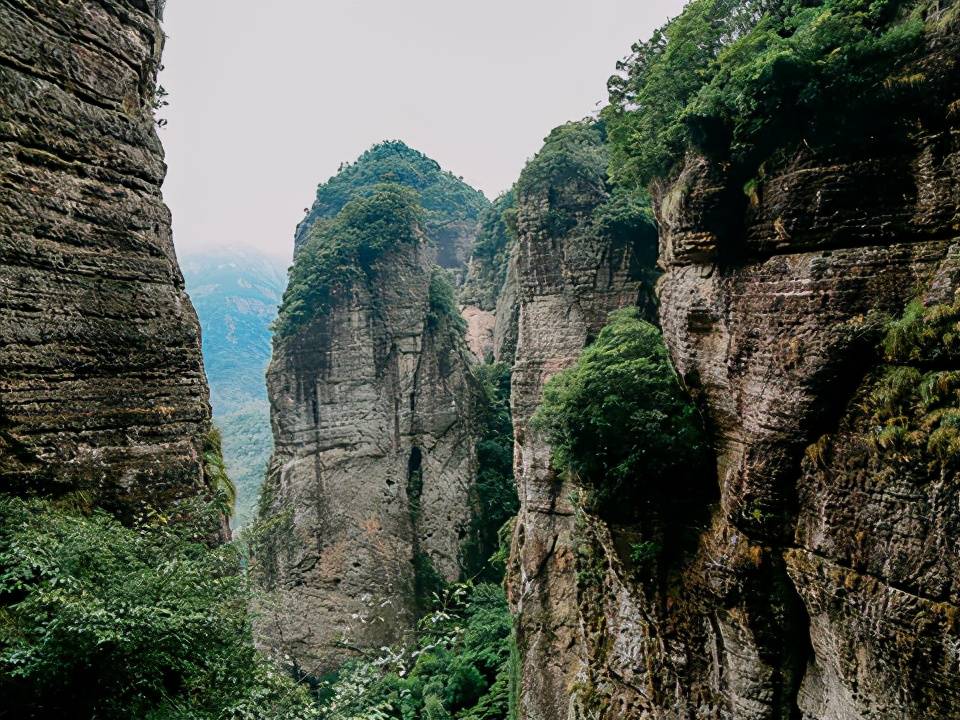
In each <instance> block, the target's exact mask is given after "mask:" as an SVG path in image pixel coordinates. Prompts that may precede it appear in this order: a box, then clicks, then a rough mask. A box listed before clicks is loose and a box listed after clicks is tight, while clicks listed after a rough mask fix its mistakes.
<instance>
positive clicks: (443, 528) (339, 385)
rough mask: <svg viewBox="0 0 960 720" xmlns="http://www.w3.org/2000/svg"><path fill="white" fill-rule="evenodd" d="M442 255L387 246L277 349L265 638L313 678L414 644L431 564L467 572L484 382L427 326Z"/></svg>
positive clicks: (444, 333) (460, 350) (263, 562)
mask: <svg viewBox="0 0 960 720" xmlns="http://www.w3.org/2000/svg"><path fill="white" fill-rule="evenodd" d="M435 257H436V249H435V248H434V246H433V244H432V243H429V242H422V243H419V244H416V245H407V246H403V247H398V248H395V249H393V250H391V251H389V252H387V253H386V254H385V255H384V256H383V257H381V258H380V259H378V260H377V261H376V265H375V268H374V270H373V272H372V273H371V276H370V280H369V281H367V280H362V281H357V282H355V283H353V284H352V286H351V287H350V288H348V289H347V290H346V291H345V292H343V293H339V294H338V300H337V302H336V303H335V305H334V307H333V308H331V310H330V311H329V312H328V313H324V314H322V315H321V316H319V317H317V318H315V319H314V320H313V321H312V322H311V323H309V324H308V325H307V326H306V327H305V328H303V329H302V330H301V331H299V332H298V333H297V334H296V335H295V336H293V337H290V338H286V339H284V338H280V339H277V340H276V342H275V345H274V356H273V360H272V362H271V365H270V369H269V371H268V376H267V384H268V389H269V395H270V400H271V409H272V417H273V429H274V439H275V443H276V445H275V447H276V450H275V453H274V456H273V460H272V462H271V465H270V470H269V472H268V478H267V482H266V485H265V488H264V494H265V501H264V504H263V507H262V511H261V515H262V517H264V518H266V519H270V520H272V521H273V522H275V523H279V524H280V527H279V528H278V529H277V531H276V533H275V536H274V539H273V540H271V541H270V542H268V543H267V546H266V552H265V553H263V554H262V556H261V557H258V563H259V564H260V566H261V568H262V569H263V570H264V572H265V579H266V581H267V587H268V588H269V589H272V590H275V593H274V599H275V604H274V605H273V606H271V607H268V608H267V609H266V611H265V613H264V618H263V622H262V623H261V626H260V628H259V629H258V632H259V635H260V639H261V642H263V643H264V644H266V645H270V646H273V647H277V648H280V649H282V650H283V651H284V652H287V653H289V654H290V655H291V656H292V657H293V658H295V660H296V662H297V663H298V665H299V667H301V668H302V669H303V670H304V671H307V672H311V673H322V672H326V671H330V670H334V669H336V668H337V667H338V666H339V665H341V664H342V663H343V662H344V661H346V660H349V659H351V658H353V657H355V654H354V652H353V651H354V650H356V649H358V648H360V649H371V650H374V651H376V650H378V649H379V648H380V647H382V646H384V645H389V644H392V643H395V642H398V641H402V640H403V639H404V638H405V636H406V634H407V633H409V632H410V631H411V630H412V629H413V625H414V622H415V620H416V618H417V613H418V610H420V608H418V598H417V586H418V584H423V583H424V582H426V581H428V580H429V577H425V575H427V576H428V575H429V574H430V572H431V570H430V567H429V566H432V568H433V569H434V570H435V571H436V572H438V573H439V574H440V575H442V576H443V577H444V578H446V579H447V580H456V579H457V578H458V577H459V575H460V571H461V558H460V547H461V542H462V540H463V539H464V538H465V536H466V533H467V529H468V526H469V522H470V518H471V514H472V511H471V503H472V501H471V488H472V485H473V480H474V477H475V474H476V461H475V442H476V437H475V433H474V428H473V427H472V417H473V408H474V405H473V403H474V401H475V398H476V387H475V385H474V381H473V379H472V376H471V374H470V370H469V363H470V362H472V360H470V359H469V351H468V350H467V349H466V346H465V345H464V342H463V339H462V338H461V337H459V335H457V334H456V333H454V332H452V331H451V328H449V327H447V326H445V325H444V324H440V325H439V326H431V324H430V323H429V322H428V320H427V316H428V303H429V299H428V296H429V285H430V277H431V272H432V267H433V263H434V261H435ZM428 564H429V565H428Z"/></svg>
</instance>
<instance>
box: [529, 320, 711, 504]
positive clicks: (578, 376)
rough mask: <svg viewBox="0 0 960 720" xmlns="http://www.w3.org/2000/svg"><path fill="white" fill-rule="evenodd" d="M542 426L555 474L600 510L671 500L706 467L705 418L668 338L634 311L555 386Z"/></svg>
mask: <svg viewBox="0 0 960 720" xmlns="http://www.w3.org/2000/svg"><path fill="white" fill-rule="evenodd" d="M534 423H535V425H536V426H537V427H539V428H541V429H543V430H544V431H545V432H546V433H547V436H548V438H549V440H550V443H551V446H552V449H553V458H552V459H553V463H554V465H555V467H557V468H558V469H561V470H564V471H566V472H569V473H570V474H571V476H572V477H573V478H574V479H575V480H576V481H577V482H578V483H579V484H581V485H582V486H584V487H585V488H587V489H589V490H590V491H592V492H593V494H594V497H595V499H596V500H597V502H598V503H602V502H605V501H606V500H607V499H616V501H617V502H623V503H629V502H630V500H631V499H632V498H636V497H638V496H643V495H661V494H663V493H669V492H671V491H673V490H676V489H678V488H679V487H681V486H680V485H679V484H678V483H677V481H678V479H679V478H682V477H684V476H687V475H688V474H689V473H690V472H691V471H697V470H702V467H703V463H702V460H703V456H704V450H705V440H704V435H703V431H702V429H701V427H702V426H701V420H700V417H699V414H698V412H697V410H696V408H695V407H694V406H693V404H692V403H691V402H690V400H689V398H688V397H687V395H686V393H685V391H684V389H683V388H682V387H681V385H680V382H679V380H678V378H677V375H676V373H675V372H674V370H673V367H672V365H671V364H670V358H669V356H668V354H667V349H666V347H665V346H664V344H663V339H662V337H661V335H660V331H659V330H658V329H657V328H656V327H654V326H653V325H651V324H650V323H648V322H645V321H644V320H641V319H640V317H639V313H638V311H637V310H636V309H634V308H630V309H626V310H621V311H618V312H615V313H612V314H611V316H610V322H609V323H608V324H607V325H606V327H604V328H603V330H602V331H601V332H600V335H599V336H598V337H597V339H596V341H595V342H594V343H593V344H592V345H590V346H589V347H587V349H586V350H584V352H583V354H582V355H581V356H580V358H579V360H578V361H577V363H576V364H575V365H574V366H573V367H571V368H569V369H568V370H566V371H564V372H561V373H558V374H557V375H555V376H554V377H553V378H551V379H550V381H549V382H548V383H547V385H546V386H545V388H544V391H543V402H542V404H541V406H540V409H539V410H538V411H537V414H536V416H535V418H534Z"/></svg>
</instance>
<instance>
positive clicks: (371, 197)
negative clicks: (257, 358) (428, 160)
mask: <svg viewBox="0 0 960 720" xmlns="http://www.w3.org/2000/svg"><path fill="white" fill-rule="evenodd" d="M422 220H423V215H422V210H421V207H420V203H419V200H418V198H417V194H416V192H414V191H413V190H411V189H410V188H407V187H404V186H403V185H397V184H386V185H376V186H374V187H373V188H371V190H370V194H368V195H358V196H356V197H354V198H353V199H352V200H349V201H348V202H347V203H346V204H345V205H344V206H343V209H342V210H341V211H340V213H339V214H338V215H337V216H336V217H335V218H333V219H332V220H329V221H326V222H322V223H318V224H317V225H316V226H315V227H314V230H313V233H312V234H311V236H310V237H309V238H308V240H307V242H306V244H305V245H304V246H303V247H302V248H301V249H300V251H299V253H298V254H297V258H296V261H295V262H294V264H293V267H292V268H290V280H289V283H288V285H287V289H286V292H284V294H283V302H282V304H281V305H280V311H279V314H278V316H277V321H276V324H275V327H276V332H277V334H278V335H280V336H286V335H290V334H292V333H293V332H294V331H295V330H296V329H298V328H299V327H300V326H301V325H303V324H304V323H305V322H307V321H308V320H309V319H310V318H312V317H314V315H315V314H316V313H318V312H321V311H323V310H325V309H327V308H328V307H329V304H330V302H331V301H332V299H333V298H334V297H335V296H336V294H337V291H338V290H341V289H343V288H344V287H346V286H347V284H348V283H349V282H350V281H352V280H355V279H357V278H358V277H363V276H365V275H366V274H369V273H370V272H371V271H372V269H373V263H374V262H375V261H376V260H377V259H378V258H379V257H380V256H381V255H382V254H383V253H384V252H385V251H387V250H388V249H390V248H392V247H396V246H398V245H402V244H404V243H415V242H417V241H418V239H419V238H420V233H421V231H420V227H421V223H422Z"/></svg>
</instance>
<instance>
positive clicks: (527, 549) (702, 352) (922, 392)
mask: <svg viewBox="0 0 960 720" xmlns="http://www.w3.org/2000/svg"><path fill="white" fill-rule="evenodd" d="M958 50H960V48H958V45H957V41H956V38H955V37H953V38H949V37H948V38H944V37H940V38H935V39H934V40H933V41H931V45H930V47H929V49H928V53H927V55H926V57H925V58H924V59H923V60H922V61H920V62H919V63H918V65H917V67H914V68H910V69H909V70H910V72H912V73H916V76H918V77H923V78H924V82H925V83H926V84H927V85H926V87H927V88H928V90H929V92H927V93H926V94H925V97H926V98H927V100H926V102H925V103H924V104H921V105H918V106H916V107H914V108H911V109H910V110H909V111H908V116H906V117H904V118H899V119H896V124H891V126H890V127H889V128H887V129H886V130H885V133H884V134H881V135H880V136H881V137H883V140H882V141H880V140H878V141H877V142H870V141H869V140H868V139H861V140H862V142H860V144H858V145H857V146H851V147H846V148H844V147H838V148H831V149H819V150H812V149H810V148H807V147H803V148H802V149H800V150H797V151H795V152H793V153H784V155H783V159H782V160H781V161H780V162H779V163H777V164H776V168H770V167H768V168H767V172H766V174H765V176H764V177H763V178H762V182H760V183H759V186H758V188H757V191H756V192H754V193H752V197H750V198H747V197H745V195H744V193H743V190H742V185H743V183H742V178H734V177H732V176H731V175H729V174H728V173H729V166H726V165H722V164H717V163H714V162H711V161H709V160H707V159H704V158H699V157H695V156H690V157H688V158H687V160H686V163H685V164H684V167H683V169H682V172H680V173H679V175H678V176H677V177H676V178H675V179H674V180H673V181H672V182H671V183H669V184H667V185H665V186H663V187H661V188H659V189H658V191H657V195H656V197H655V205H656V212H657V216H658V222H659V226H660V231H661V263H662V265H663V267H664V270H665V275H664V276H663V277H662V279H661V280H660V281H659V285H658V290H659V296H660V302H661V306H660V319H661V323H662V327H663V330H664V334H665V339H666V341H667V343H668V346H669V348H670V351H671V354H672V356H673V360H674V363H675V365H676V367H677V369H678V371H679V373H680V375H681V376H682V378H683V380H684V382H685V384H686V385H687V387H688V388H689V389H690V391H691V392H692V393H693V395H694V396H695V397H696V399H697V400H698V401H699V403H700V404H701V407H702V408H703V412H704V416H705V419H706V422H707V426H708V429H709V431H710V433H711V435H712V438H713V441H714V445H715V450H716V455H717V457H716V472H717V487H718V490H719V500H718V502H717V503H716V504H715V505H714V504H705V506H704V508H703V511H704V515H705V517H706V518H707V519H706V521H705V522H703V523H701V524H698V525H697V527H699V539H698V540H697V542H696V543H695V544H694V545H693V546H692V548H691V549H690V550H689V551H688V552H687V553H685V554H684V555H683V556H682V558H681V559H679V560H678V561H677V562H676V564H675V566H674V567H672V568H670V570H669V573H668V574H667V575H666V578H665V579H661V580H660V581H659V582H657V583H651V582H650V581H649V580H644V579H642V578H638V577H637V576H636V574H635V573H633V572H632V571H631V569H630V567H629V563H628V562H626V560H625V556H626V555H627V553H625V552H624V548H623V547H622V546H620V544H619V543H618V540H617V533H616V528H613V527H611V526H610V524H609V523H605V522H603V521H602V520H601V519H600V518H596V517H590V516H589V515H587V514H582V515H580V516H579V518H578V521H577V524H576V526H575V527H574V529H573V533H572V535H573V536H574V538H575V540H573V541H571V540H570V539H568V538H567V537H566V536H565V535H564V534H563V533H562V532H559V531H558V530H557V528H558V527H564V526H565V527H569V526H570V522H571V521H570V520H569V519H567V518H568V515H569V513H570V512H571V511H572V509H571V508H569V507H566V506H564V504H563V502H562V498H563V497H565V494H566V492H567V489H566V488H563V487H562V485H561V484H559V483H556V484H553V485H551V484H549V483H543V484H542V485H540V486H539V487H540V488H542V489H541V491H540V492H539V493H537V492H536V488H537V487H538V485H537V484H535V483H532V482H531V478H533V477H536V476H538V474H539V476H541V477H543V478H545V479H546V478H550V471H549V467H548V458H547V455H546V452H545V447H544V446H543V445H542V444H541V447H542V448H544V452H541V453H539V454H537V453H535V452H531V447H530V443H531V441H530V434H529V431H528V430H527V428H526V427H524V425H523V422H522V418H523V417H525V416H529V413H530V409H527V410H525V403H526V402H527V401H526V400H525V398H526V397H534V394H533V389H535V388H536V383H535V382H528V381H527V379H526V378H527V377H528V375H527V373H525V372H524V370H523V368H524V366H525V362H526V361H525V357H527V355H528V354H529V353H531V349H530V346H529V343H528V341H527V337H529V335H528V334H527V333H528V331H527V328H528V326H534V327H537V335H539V337H541V338H544V337H548V338H550V340H549V344H548V345H547V347H548V349H550V351H551V355H550V358H551V362H552V363H553V366H557V365H562V361H560V362H558V361H557V360H556V359H555V358H557V357H559V355H558V354H556V353H553V349H554V348H557V347H560V340H559V338H562V337H564V336H563V335H561V334H559V333H557V334H555V335H549V334H545V333H543V331H542V328H543V327H545V326H547V324H548V322H549V321H548V320H544V319H543V317H542V315H540V314H536V313H534V312H528V310H527V305H526V304H523V301H522V304H521V308H522V309H521V323H520V333H521V336H520V345H519V348H518V372H517V374H516V375H515V377H516V378H517V380H516V384H515V392H516V396H515V398H514V402H515V404H516V406H517V407H516V409H515V417H517V418H518V433H517V438H518V448H517V453H518V456H517V457H518V468H519V471H518V476H519V477H520V478H521V483H522V488H523V495H522V496H523V499H524V511H523V513H522V514H521V523H520V530H519V532H518V535H517V537H516V539H515V543H516V556H517V560H518V563H519V567H518V569H517V570H516V571H515V573H516V575H515V581H514V590H513V592H514V593H515V598H516V599H515V602H516V603H517V606H518V608H519V609H520V615H519V620H518V622H519V628H518V637H519V639H520V641H521V650H522V652H523V653H524V664H523V667H524V674H523V679H522V688H523V694H522V705H521V710H522V712H521V715H522V716H523V717H526V718H538V719H540V718H544V719H545V718H551V719H552V718H568V717H602V718H613V717H635V718H663V719H665V720H666V719H671V720H672V719H674V718H697V719H698V720H699V719H703V720H707V719H709V720H720V719H736V720H774V719H776V720H787V719H789V720H795V719H797V718H800V719H802V720H881V719H883V720H921V719H927V718H948V717H960V682H958V674H957V667H958V663H960V656H958V651H957V648H958V647H960V628H958V626H957V624H956V620H955V618H956V617H957V612H958V609H960V595H958V591H957V586H956V582H955V578H956V575H957V566H956V565H957V554H956V552H955V548H956V546H957V542H958V532H960V509H958V508H960V506H958V504H957V487H958V484H957V480H958V477H957V467H956V464H955V462H954V461H953V458H954V457H955V453H952V451H951V450H950V449H949V448H950V447H952V446H950V445H949V444H948V443H947V444H945V443H946V439H947V438H949V437H952V436H951V435H950V431H949V429H943V426H942V425H941V426H939V427H940V429H938V430H936V431H935V430H934V428H938V425H937V423H939V422H943V421H942V420H941V419H942V418H944V417H953V415H952V414H951V413H954V412H956V410H957V409H958V408H960V401H958V398H957V396H956V391H955V388H954V387H953V385H952V384H951V383H952V380H951V378H952V377H954V375H955V374H956V372H957V371H960V366H958V362H957V360H956V355H955V354H954V355H951V354H949V353H947V354H943V353H941V354H940V355H936V354H935V355H934V357H935V358H936V359H934V360H931V359H930V357H928V356H926V355H924V354H923V353H920V352H917V353H912V351H909V350H908V351H906V352H903V351H900V353H901V356H902V357H900V358H899V359H898V357H897V356H895V355H891V354H890V352H891V351H890V350H889V349H883V348H881V341H882V340H883V338H884V336H885V335H887V336H888V337H889V333H890V332H894V331H896V328H897V327H899V326H898V325H896V319H897V318H899V317H901V316H902V315H903V314H904V312H905V308H906V307H907V305H908V303H910V302H911V301H914V300H917V299H919V300H920V301H921V302H922V303H923V304H925V305H926V306H928V307H929V308H932V309H931V310H929V311H928V313H929V314H930V315H931V316H933V317H941V318H942V317H945V318H947V320H946V321H944V322H947V328H948V329H947V330H946V331H944V333H945V334H944V335H943V336H942V337H940V336H936V337H935V338H934V340H929V339H927V340H923V342H935V343H944V344H946V345H949V343H950V342H952V340H951V339H950V338H951V337H952V335H951V334H950V333H952V332H953V331H955V327H954V325H955V320H950V318H951V317H952V316H951V315H950V313H951V312H955V310H951V308H955V303H956V300H957V294H956V293H957V291H958V290H960V265H958V259H960V235H958V228H960V222H958V220H960V216H958V211H957V208H958V207H960V201H958V198H960V173H958V168H960V125H958V122H960V113H958V112H957V107H958V102H960V100H958V98H960V85H958V83H957V78H958V77H960V72H958V70H960V68H958V65H957V62H958V60H957V59H958V57H960V52H958ZM540 263H543V264H542V265H540ZM523 267H524V266H523V265H521V271H522V276H527V277H534V278H537V279H539V278H541V277H549V276H550V275H549V273H546V272H544V271H543V269H542V268H549V267H550V258H542V259H540V260H538V264H537V265H536V266H535V268H532V269H530V270H527V271H526V272H523ZM521 287H522V290H521V297H523V293H524V292H529V290H526V288H525V287H524V286H521ZM587 296H588V297H589V294H588V295H587ZM571 305H572V303H571ZM911 312H914V313H916V312H917V311H916V310H914V311H911ZM528 318H529V319H533V318H536V322H534V323H530V322H529V320H528ZM903 322H906V321H903ZM950 323H953V324H950ZM558 324H561V323H558ZM569 325H570V323H569V322H568V321H566V320H565V321H564V322H563V323H562V326H563V327H569ZM577 325H579V324H577ZM891 328H892V329H891ZM950 328H952V329H950ZM926 332H927V331H926V330H924V333H926ZM918 337H924V338H929V337H932V336H929V334H926V335H925V334H921V335H918ZM541 342H543V340H541ZM904 358H905V359H904ZM543 365H546V363H543ZM901 378H908V379H909V378H917V388H919V389H911V388H912V387H913V386H911V385H909V384H907V385H904V386H901V385H897V384H896V383H897V382H899V380H900V379H901ZM927 380H930V382H927ZM922 382H927V384H926V385H922V387H921V383H922ZM904 388H906V389H904ZM924 388H925V389H924ZM890 393H894V396H891V395H890ZM896 393H900V395H896ZM911 393H913V394H911ZM891 397H893V399H891ZM884 403H886V405H884ZM937 403H942V404H943V405H942V406H941V405H937ZM931 404H932V405H931ZM878 407H880V408H881V409H880V410H878V409H877V408H878ZM925 407H933V408H935V410H929V411H924V410H923V408H925ZM884 408H886V409H884ZM923 412H927V415H923ZM882 413H887V414H888V415H890V414H891V413H900V414H899V415H897V416H896V417H893V418H892V419H888V420H882V421H881V420H880V419H878V418H883V417H885V416H883V414H882ZM950 422H952V421H950ZM935 432H936V433H940V434H939V435H935V434H934V433H935ZM945 448H946V449H945ZM951 453H952V454H951ZM677 491H678V492H683V488H678V489H677ZM538 506H539V507H542V508H543V510H542V511H540V512H539V513H534V512H531V508H535V507H538ZM677 521H678V522H681V521H682V519H678V520H677ZM571 543H575V545H576V547H577V548H578V553H576V554H574V553H572V552H571V551H570V550H569V549H568V548H569V547H570V545H571ZM517 593H518V594H519V596H518V595H516V594H517Z"/></svg>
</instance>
